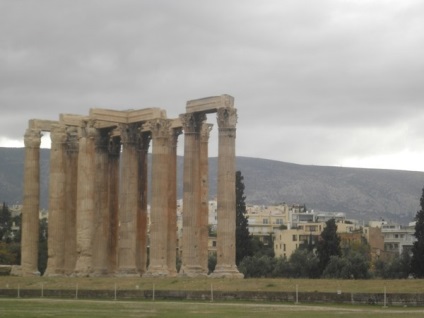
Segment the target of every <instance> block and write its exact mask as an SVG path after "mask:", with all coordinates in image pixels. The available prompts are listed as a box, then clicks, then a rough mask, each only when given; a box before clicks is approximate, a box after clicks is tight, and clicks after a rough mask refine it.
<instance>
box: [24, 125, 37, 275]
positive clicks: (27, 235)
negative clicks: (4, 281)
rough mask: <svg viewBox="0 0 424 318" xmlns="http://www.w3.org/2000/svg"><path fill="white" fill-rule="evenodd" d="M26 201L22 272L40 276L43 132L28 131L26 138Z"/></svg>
mask: <svg viewBox="0 0 424 318" xmlns="http://www.w3.org/2000/svg"><path fill="white" fill-rule="evenodd" d="M24 142H25V164H24V199H23V207H22V240H21V242H22V243H21V244H22V247H21V270H22V275H23V276H33V275H40V272H39V271H38V237H39V233H38V232H39V226H40V224H39V209H40V143H41V132H40V131H39V130H36V129H27V131H26V133H25V136H24Z"/></svg>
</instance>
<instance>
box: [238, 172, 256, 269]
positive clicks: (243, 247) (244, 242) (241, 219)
mask: <svg viewBox="0 0 424 318" xmlns="http://www.w3.org/2000/svg"><path fill="white" fill-rule="evenodd" d="M243 179H244V178H243V176H242V174H241V172H240V171H237V172H236V264H237V265H239V264H240V262H241V261H242V259H243V258H244V257H245V256H252V254H253V253H252V241H251V236H250V234H249V228H248V220H247V216H246V202H245V199H246V197H245V195H244V182H243Z"/></svg>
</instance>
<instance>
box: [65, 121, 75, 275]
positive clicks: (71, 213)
mask: <svg viewBox="0 0 424 318" xmlns="http://www.w3.org/2000/svg"><path fill="white" fill-rule="evenodd" d="M65 171H66V176H65V179H66V190H65V224H66V226H65V238H66V241H65V246H64V251H65V265H64V269H65V275H71V274H72V273H73V272H74V269H75V264H76V260H77V238H76V234H77V232H76V222H77V175H78V129H77V128H76V127H67V147H66V156H65Z"/></svg>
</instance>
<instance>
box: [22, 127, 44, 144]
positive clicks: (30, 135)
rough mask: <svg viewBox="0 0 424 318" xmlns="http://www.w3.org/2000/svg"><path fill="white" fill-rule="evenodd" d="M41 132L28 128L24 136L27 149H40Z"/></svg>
mask: <svg viewBox="0 0 424 318" xmlns="http://www.w3.org/2000/svg"><path fill="white" fill-rule="evenodd" d="M41 136H42V134H41V131H40V130H38V129H31V128H28V129H27V130H26V132H25V135H24V143H25V147H27V148H40V144H41Z"/></svg>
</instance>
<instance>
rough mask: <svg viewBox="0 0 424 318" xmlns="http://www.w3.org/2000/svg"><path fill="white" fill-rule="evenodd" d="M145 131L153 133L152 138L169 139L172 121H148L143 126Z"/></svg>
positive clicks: (162, 119)
mask: <svg viewBox="0 0 424 318" xmlns="http://www.w3.org/2000/svg"><path fill="white" fill-rule="evenodd" d="M143 128H144V129H148V130H150V131H151V132H152V138H153V139H156V138H168V137H169V130H170V128H171V121H170V120H169V119H164V118H157V119H152V120H149V121H147V122H146V123H145V124H144V125H143Z"/></svg>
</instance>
